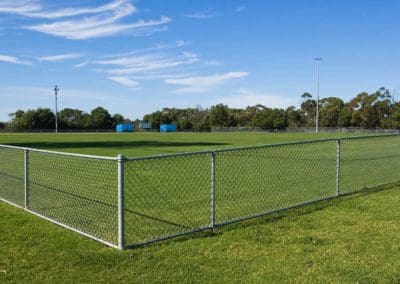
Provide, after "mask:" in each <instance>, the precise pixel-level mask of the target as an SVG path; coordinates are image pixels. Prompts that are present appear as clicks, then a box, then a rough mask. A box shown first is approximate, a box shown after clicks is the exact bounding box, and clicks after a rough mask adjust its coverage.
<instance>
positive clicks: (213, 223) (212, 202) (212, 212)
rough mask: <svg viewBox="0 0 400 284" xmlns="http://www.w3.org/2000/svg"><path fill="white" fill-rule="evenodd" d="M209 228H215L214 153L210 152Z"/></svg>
mask: <svg viewBox="0 0 400 284" xmlns="http://www.w3.org/2000/svg"><path fill="white" fill-rule="evenodd" d="M210 193H211V196H210V201H211V204H210V209H211V210H210V211H211V212H210V213H211V216H210V227H211V228H214V227H215V152H211V192H210Z"/></svg>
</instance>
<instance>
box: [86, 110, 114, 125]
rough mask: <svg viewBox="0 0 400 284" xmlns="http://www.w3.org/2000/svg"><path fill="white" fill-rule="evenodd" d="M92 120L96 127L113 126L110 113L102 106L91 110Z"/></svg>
mask: <svg viewBox="0 0 400 284" xmlns="http://www.w3.org/2000/svg"><path fill="white" fill-rule="evenodd" d="M90 120H91V126H92V127H93V128H94V129H110V128H111V126H112V120H111V115H110V113H109V112H108V111H107V110H106V109H104V108H102V107H97V108H95V109H93V110H92V111H91V113H90Z"/></svg>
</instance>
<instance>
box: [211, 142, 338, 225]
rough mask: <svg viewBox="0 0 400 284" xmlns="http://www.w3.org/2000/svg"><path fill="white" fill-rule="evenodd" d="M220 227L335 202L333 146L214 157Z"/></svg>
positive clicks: (279, 148)
mask: <svg viewBox="0 0 400 284" xmlns="http://www.w3.org/2000/svg"><path fill="white" fill-rule="evenodd" d="M216 157H217V160H216V204H217V206H216V217H217V222H218V223H224V222H230V221H234V220H237V219H241V218H245V217H249V216H253V215H258V214H263V213H266V212H269V211H275V210H279V209H283V208H286V207H290V206H294V205H298V204H301V203H305V202H309V201H313V200H317V199H322V198H325V197H329V196H333V195H334V194H335V191H336V142H335V141H326V142H315V143H314V142H313V143H302V144H288V145H278V146H273V147H259V148H248V149H239V150H233V151H227V152H221V153H217V156H216Z"/></svg>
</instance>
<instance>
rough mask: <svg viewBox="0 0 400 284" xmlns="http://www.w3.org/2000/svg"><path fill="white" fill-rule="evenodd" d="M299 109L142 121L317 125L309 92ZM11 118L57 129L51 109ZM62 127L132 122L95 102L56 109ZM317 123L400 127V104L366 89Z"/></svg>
mask: <svg viewBox="0 0 400 284" xmlns="http://www.w3.org/2000/svg"><path fill="white" fill-rule="evenodd" d="M301 98H302V103H301V105H300V107H299V108H296V107H294V106H291V107H288V108H286V109H282V108H268V107H266V106H264V105H262V104H258V105H255V106H248V107H246V108H245V109H238V108H230V107H228V106H227V105H224V104H217V105H214V106H211V107H210V108H202V107H200V106H198V107H196V108H185V109H179V108H164V109H162V110H161V111H156V112H153V113H150V114H146V115H145V116H144V117H143V119H142V120H143V121H147V122H151V124H152V128H154V129H159V126H160V125H161V124H165V123H172V124H176V125H177V128H178V130H192V131H209V130H210V129H211V128H212V127H258V128H261V129H265V130H268V129H284V128H287V127H314V126H315V119H316V111H317V101H316V100H315V99H314V98H313V97H312V95H311V94H310V93H304V94H302V96H301ZM10 117H11V119H10V122H8V123H7V124H5V123H3V124H0V128H1V127H3V128H9V129H11V130H35V129H53V128H54V124H55V115H54V113H53V112H52V111H51V110H50V109H46V108H39V109H36V110H28V111H26V112H25V111H22V110H18V111H16V112H15V113H13V114H11V115H10ZM58 121H59V127H60V129H82V130H84V129H88V130H89V129H112V128H114V127H115V126H116V125H117V124H118V123H134V124H136V126H138V125H137V124H138V122H139V120H136V121H131V120H129V119H127V118H124V117H123V116H122V115H121V114H114V115H111V114H110V113H109V112H108V111H107V110H106V109H104V108H102V107H97V108H95V109H93V110H92V111H91V112H90V113H86V112H84V111H81V110H78V109H70V108H66V109H63V110H62V111H60V112H59V113H58ZM319 125H320V126H321V127H361V128H376V127H382V128H400V103H399V102H396V100H395V98H394V96H393V95H392V94H391V93H390V92H389V91H388V90H387V89H385V88H380V89H379V90H378V91H376V92H374V93H370V94H369V93H366V92H362V93H359V94H357V95H356V96H355V97H354V98H352V99H351V100H350V101H348V102H344V101H343V100H342V99H340V98H337V97H328V98H323V99H321V100H320V101H319Z"/></svg>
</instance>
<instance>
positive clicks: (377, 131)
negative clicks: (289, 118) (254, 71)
mask: <svg viewBox="0 0 400 284" xmlns="http://www.w3.org/2000/svg"><path fill="white" fill-rule="evenodd" d="M318 131H319V132H321V133H371V134H374V133H375V134H385V133H400V129H395V128H388V129H386V128H380V127H379V128H368V129H365V128H361V127H319V129H318ZM211 132H289V133H293V132H294V133H313V132H315V127H286V128H276V129H262V128H260V127H250V126H243V127H212V128H211Z"/></svg>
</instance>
